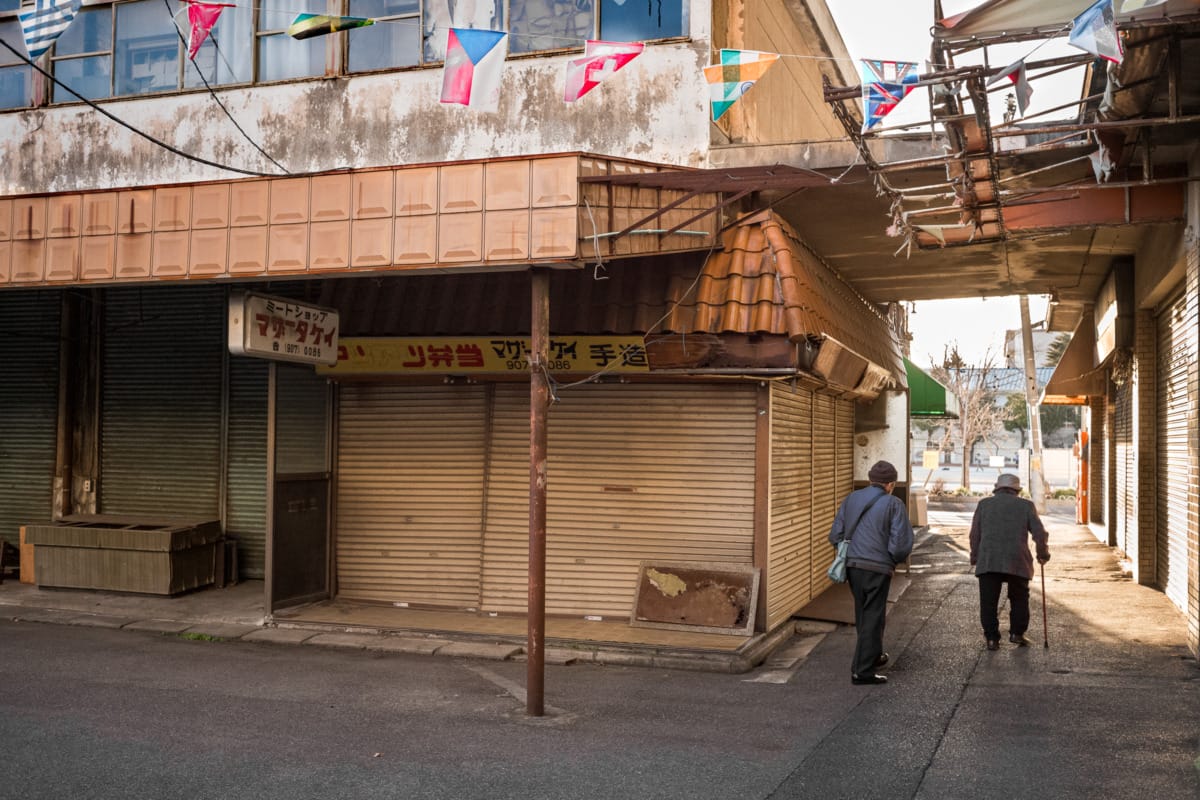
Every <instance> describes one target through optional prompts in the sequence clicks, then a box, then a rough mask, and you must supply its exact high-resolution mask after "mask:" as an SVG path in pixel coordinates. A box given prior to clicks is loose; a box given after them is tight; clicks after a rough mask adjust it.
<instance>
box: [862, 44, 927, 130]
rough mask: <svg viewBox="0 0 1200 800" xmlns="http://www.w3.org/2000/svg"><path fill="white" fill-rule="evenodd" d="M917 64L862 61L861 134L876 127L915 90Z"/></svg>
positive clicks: (917, 76)
mask: <svg viewBox="0 0 1200 800" xmlns="http://www.w3.org/2000/svg"><path fill="white" fill-rule="evenodd" d="M919 77H920V76H919V75H918V74H917V65H916V64H915V63H913V62H910V61H875V60H871V59H863V62H862V93H863V106H864V109H863V133H866V132H867V131H869V130H870V129H871V128H873V127H875V126H876V125H878V124H879V121H880V120H881V119H883V118H884V117H886V116H887V115H888V114H889V113H891V111H892V109H894V108H895V107H896V106H897V105H899V103H900V101H901V100H903V99H904V98H905V97H907V96H908V93H909V92H911V91H912V90H913V89H914V88H916V83H917V79H918V78H919Z"/></svg>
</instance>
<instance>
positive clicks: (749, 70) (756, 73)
mask: <svg viewBox="0 0 1200 800" xmlns="http://www.w3.org/2000/svg"><path fill="white" fill-rule="evenodd" d="M778 60H779V55H778V54H777V53H760V52H758V51H757V50H722V51H721V58H720V61H718V62H717V63H716V64H712V65H709V66H707V67H705V68H704V77H705V79H706V80H707V81H708V96H709V100H710V101H711V103H712V118H713V122H716V121H717V120H719V119H720V118H721V115H723V114H724V113H725V112H726V111H728V110H729V108H730V106H732V105H733V104H734V103H736V102H737V101H738V99H739V98H741V96H742V95H744V94H745V93H746V92H748V91H750V87H751V86H753V85H754V84H755V82H756V81H757V80H758V79H759V78H761V77H762V76H763V74H764V73H765V72H766V71H767V70H768V69H770V68H771V65H772V64H774V63H775V62H776V61H778Z"/></svg>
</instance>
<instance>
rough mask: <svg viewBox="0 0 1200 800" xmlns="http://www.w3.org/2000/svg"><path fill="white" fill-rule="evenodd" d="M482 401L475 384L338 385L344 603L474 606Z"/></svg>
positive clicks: (484, 422)
mask: <svg viewBox="0 0 1200 800" xmlns="http://www.w3.org/2000/svg"><path fill="white" fill-rule="evenodd" d="M487 397H488V390H487V389H486V388H484V387H480V386H455V385H447V386H398V385H383V384H343V385H341V387H340V389H339V408H338V450H337V466H336V480H337V492H336V496H337V505H336V508H337V512H336V514H337V524H336V528H335V530H336V536H337V539H336V545H335V546H336V562H337V578H338V594H339V596H340V597H341V598H344V599H354V600H373V601H385V602H390V603H402V604H408V605H414V606H416V605H426V606H438V607H447V608H475V607H477V606H478V604H479V573H480V563H479V562H480V537H481V531H482V527H483V486H484V480H483V469H484V456H485V450H484V448H485V444H486V438H487V437H486V435H485V434H486V431H487V429H488V404H487Z"/></svg>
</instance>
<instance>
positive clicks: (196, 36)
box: [184, 0, 234, 61]
mask: <svg viewBox="0 0 1200 800" xmlns="http://www.w3.org/2000/svg"><path fill="white" fill-rule="evenodd" d="M184 2H186V3H187V4H188V23H189V24H191V26H192V29H191V31H190V32H189V33H188V46H187V48H188V51H187V52H188V58H189V59H191V60H192V61H195V60H196V53H198V52H200V45H202V44H204V40H205V39H207V38H208V34H209V32H210V31H212V28H213V25H216V24H217V17H219V16H221V11H222V10H223V9H226V8H233V7H234V4H233V3H200V2H196V1H195V0H184Z"/></svg>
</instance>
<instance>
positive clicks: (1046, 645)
mask: <svg viewBox="0 0 1200 800" xmlns="http://www.w3.org/2000/svg"><path fill="white" fill-rule="evenodd" d="M1038 566H1039V567H1041V570H1042V647H1044V648H1045V649H1047V650H1049V649H1050V634H1049V633H1047V632H1046V564H1045V562H1043V561H1039V562H1038Z"/></svg>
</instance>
